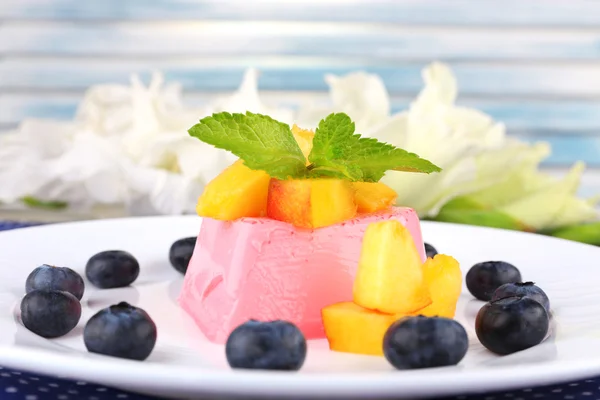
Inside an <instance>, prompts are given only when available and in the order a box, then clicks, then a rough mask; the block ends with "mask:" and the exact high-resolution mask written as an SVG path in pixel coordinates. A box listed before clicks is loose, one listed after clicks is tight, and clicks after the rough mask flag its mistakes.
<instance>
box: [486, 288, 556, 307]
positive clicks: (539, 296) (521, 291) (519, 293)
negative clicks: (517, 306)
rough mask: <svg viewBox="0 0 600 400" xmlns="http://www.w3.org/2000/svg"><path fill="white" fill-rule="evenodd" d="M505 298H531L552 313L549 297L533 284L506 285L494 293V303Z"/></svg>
mask: <svg viewBox="0 0 600 400" xmlns="http://www.w3.org/2000/svg"><path fill="white" fill-rule="evenodd" d="M505 297H529V298H530V299H533V300H535V301H537V302H538V303H540V304H541V305H543V306H544V308H545V309H546V311H548V313H549V312H550V299H548V295H546V293H545V292H544V291H543V290H542V289H541V288H540V287H539V286H536V285H535V283H533V282H517V283H505V284H504V285H502V286H500V287H499V288H498V289H496V291H495V292H494V295H493V296H492V301H496V300H500V299H503V298H505Z"/></svg>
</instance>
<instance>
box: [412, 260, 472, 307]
mask: <svg viewBox="0 0 600 400" xmlns="http://www.w3.org/2000/svg"><path fill="white" fill-rule="evenodd" d="M423 276H424V277H425V282H427V285H428V286H429V290H430V292H431V299H432V300H433V301H432V303H431V304H430V305H428V306H427V307H425V308H423V309H422V310H419V311H417V312H416V313H415V314H420V315H424V316H426V317H434V316H439V317H445V318H454V314H455V313H456V303H457V302H458V298H459V297H460V292H461V290H462V273H461V272H460V265H459V263H458V261H456V260H455V259H454V258H453V257H450V256H447V255H445V254H437V255H436V256H435V257H434V258H428V259H427V261H425V264H423Z"/></svg>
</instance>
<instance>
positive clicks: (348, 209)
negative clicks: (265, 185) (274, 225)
mask: <svg viewBox="0 0 600 400" xmlns="http://www.w3.org/2000/svg"><path fill="white" fill-rule="evenodd" d="M267 216H268V217H269V218H272V219H276V220H278V221H284V222H289V223H290V224H293V225H295V226H297V227H301V228H321V227H324V226H329V225H333V224H337V223H339V222H343V221H346V220H348V219H351V218H354V216H356V204H355V203H354V190H353V189H352V185H351V184H350V182H348V181H345V180H342V179H288V180H279V179H271V183H270V186H269V196H268V200H267Z"/></svg>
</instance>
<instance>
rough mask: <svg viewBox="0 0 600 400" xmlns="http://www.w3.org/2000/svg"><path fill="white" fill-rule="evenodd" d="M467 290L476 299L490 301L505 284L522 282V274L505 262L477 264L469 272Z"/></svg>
mask: <svg viewBox="0 0 600 400" xmlns="http://www.w3.org/2000/svg"><path fill="white" fill-rule="evenodd" d="M465 280H466V283H467V289H469V292H471V294H472V295H473V296H475V298H477V299H479V300H483V301H490V300H491V299H492V295H493V294H494V291H495V290H496V289H498V288H499V287H500V286H502V285H504V284H505V283H514V282H521V273H520V272H519V270H518V269H517V268H516V267H515V266H514V265H512V264H509V263H507V262H504V261H486V262H482V263H478V264H475V265H473V266H472V267H471V269H470V270H469V272H467V277H466V279H465Z"/></svg>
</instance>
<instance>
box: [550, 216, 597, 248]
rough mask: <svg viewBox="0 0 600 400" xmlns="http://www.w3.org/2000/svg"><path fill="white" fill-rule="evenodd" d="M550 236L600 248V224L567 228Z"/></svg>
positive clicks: (551, 233)
mask: <svg viewBox="0 0 600 400" xmlns="http://www.w3.org/2000/svg"><path fill="white" fill-rule="evenodd" d="M549 235H550V236H554V237H557V238H562V239H568V240H574V241H576V242H581V243H587V244H593V245H596V246H600V222H595V223H587V224H581V225H574V226H567V227H564V228H561V229H557V230H555V231H553V232H550V233H549Z"/></svg>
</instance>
